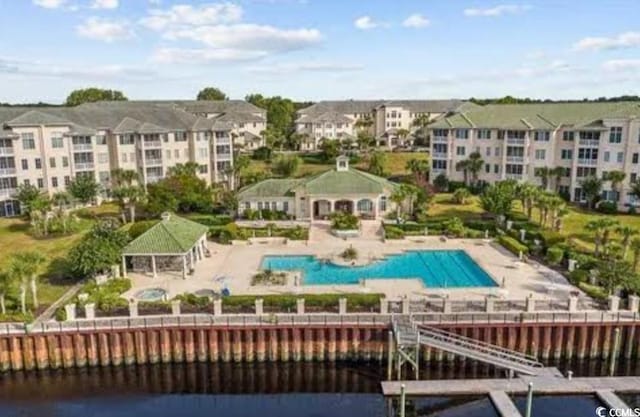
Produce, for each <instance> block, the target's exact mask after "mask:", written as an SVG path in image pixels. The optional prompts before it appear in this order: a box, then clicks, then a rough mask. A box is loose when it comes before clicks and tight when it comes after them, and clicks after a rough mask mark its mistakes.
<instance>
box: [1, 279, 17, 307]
mask: <svg viewBox="0 0 640 417" xmlns="http://www.w3.org/2000/svg"><path fill="white" fill-rule="evenodd" d="M13 284H14V281H13V277H12V276H11V274H9V273H8V272H7V271H0V314H3V315H4V314H7V306H6V305H5V299H6V297H7V295H8V294H9V292H10V291H11V289H12V288H13Z"/></svg>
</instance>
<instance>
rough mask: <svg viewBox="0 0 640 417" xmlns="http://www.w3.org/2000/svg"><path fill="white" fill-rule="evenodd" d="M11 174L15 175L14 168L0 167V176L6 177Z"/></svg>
mask: <svg viewBox="0 0 640 417" xmlns="http://www.w3.org/2000/svg"><path fill="white" fill-rule="evenodd" d="M12 175H16V169H15V168H0V177H8V176H12Z"/></svg>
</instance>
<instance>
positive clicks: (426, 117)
mask: <svg viewBox="0 0 640 417" xmlns="http://www.w3.org/2000/svg"><path fill="white" fill-rule="evenodd" d="M430 123H431V115H430V114H429V113H423V114H420V115H419V116H418V117H416V118H415V119H413V122H411V126H412V127H415V128H416V131H415V133H414V136H415V137H416V141H415V142H414V144H416V145H419V146H429V141H428V136H427V126H429V124H430ZM418 142H420V143H418Z"/></svg>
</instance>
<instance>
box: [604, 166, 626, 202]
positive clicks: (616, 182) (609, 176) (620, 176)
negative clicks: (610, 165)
mask: <svg viewBox="0 0 640 417" xmlns="http://www.w3.org/2000/svg"><path fill="white" fill-rule="evenodd" d="M625 178H627V174H626V173H625V172H624V171H617V170H614V171H609V172H607V173H606V175H603V176H602V179H603V180H604V181H609V182H610V183H611V191H613V192H615V193H616V196H615V200H614V201H615V202H616V203H617V202H618V201H620V184H622V182H623V181H624V179H625Z"/></svg>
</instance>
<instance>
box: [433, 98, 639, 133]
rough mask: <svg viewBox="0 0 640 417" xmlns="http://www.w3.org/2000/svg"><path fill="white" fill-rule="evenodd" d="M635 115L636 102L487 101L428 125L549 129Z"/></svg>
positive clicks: (637, 104) (637, 112)
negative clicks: (501, 102)
mask: <svg viewBox="0 0 640 417" xmlns="http://www.w3.org/2000/svg"><path fill="white" fill-rule="evenodd" d="M637 117H640V103H637V102H618V103H607V102H603V103H541V104H491V105H487V106H480V107H477V108H474V109H472V110H469V111H464V112H461V113H456V114H453V115H451V116H449V117H445V118H442V119H440V120H438V121H437V122H435V123H433V124H431V125H429V128H430V129H449V128H474V127H475V128H494V129H527V130H528V129H548V130H552V129H557V128H558V127H560V126H573V127H576V128H580V127H593V126H594V125H597V124H598V122H599V121H601V120H602V119H618V118H622V119H628V118H637Z"/></svg>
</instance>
